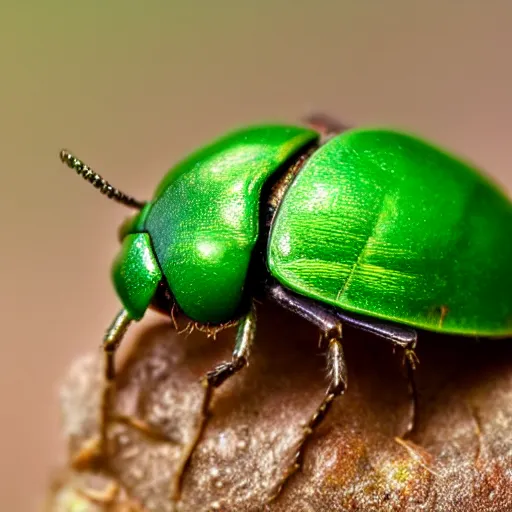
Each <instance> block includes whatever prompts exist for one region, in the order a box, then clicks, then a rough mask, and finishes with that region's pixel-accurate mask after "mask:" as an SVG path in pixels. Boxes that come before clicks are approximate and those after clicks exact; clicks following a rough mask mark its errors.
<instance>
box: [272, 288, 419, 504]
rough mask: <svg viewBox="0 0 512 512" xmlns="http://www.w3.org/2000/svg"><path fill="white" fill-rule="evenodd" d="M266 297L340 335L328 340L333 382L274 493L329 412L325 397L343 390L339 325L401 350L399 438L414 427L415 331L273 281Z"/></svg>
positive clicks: (342, 363)
mask: <svg viewBox="0 0 512 512" xmlns="http://www.w3.org/2000/svg"><path fill="white" fill-rule="evenodd" d="M267 294H268V296H269V298H271V299H272V300H274V301H275V302H277V303H278V304H279V305H281V306H282V307H284V308H285V309H288V310H290V311H291V312H293V313H295V314H297V315H299V316H301V317H302V318H304V319H306V320H308V321H309V322H311V323H313V324H314V325H316V326H318V327H319V328H320V329H321V330H322V331H323V333H324V337H325V336H326V335H329V333H331V334H332V333H334V332H335V331H336V329H338V328H339V332H340V336H339V337H337V338H336V337H334V338H330V339H329V353H328V363H329V371H330V373H331V377H332V378H334V380H332V381H331V385H330V388H329V391H328V393H327V395H326V397H325V399H324V401H323V402H322V404H321V405H320V407H319V409H317V412H316V413H315V414H314V415H313V417H312V418H311V420H310V422H309V423H308V425H307V427H306V431H305V432H307V435H303V437H302V438H301V445H300V449H299V452H298V453H297V456H296V459H295V461H294V464H293V466H291V467H290V469H289V470H288V472H287V473H286V474H285V477H284V478H283V480H282V482H281V483H280V486H279V488H278V492H279V490H280V489H281V488H282V486H283V485H284V484H285V482H286V481H287V480H288V479H289V477H290V476H291V474H293V472H295V471H296V470H297V469H298V467H299V466H298V464H300V461H301V459H302V457H303V453H302V451H303V446H304V445H305V443H306V441H307V439H308V438H309V436H310V435H311V432H310V431H312V429H314V428H315V427H316V426H318V424H319V423H320V422H321V420H322V419H323V418H324V417H325V415H326V413H327V410H328V409H329V407H330V405H331V403H332V400H333V399H334V397H335V396H336V394H334V396H332V398H329V397H330V394H331V392H332V393H334V391H337V393H338V394H340V393H342V392H343V391H344V389H346V383H347V380H346V365H345V362H344V359H343V352H342V350H341V343H340V341H341V325H342V324H347V325H350V326H352V327H355V328H357V329H359V330H363V331H366V332H368V333H371V334H373V335H375V336H379V337H381V338H384V339H385V340H387V341H389V342H391V343H392V344H393V345H394V346H397V347H400V348H402V349H403V350H404V363H405V367H406V371H407V381H408V391H409V403H410V415H409V422H408V425H407V428H406V431H405V433H403V434H402V437H406V436H408V435H410V434H411V433H412V432H413V430H414V427H415V425H416V424H417V415H418V414H417V409H418V407H417V403H418V400H417V391H416V384H415V381H414V378H413V372H414V369H415V365H416V363H417V358H416V355H415V352H414V350H415V348H416V342H417V337H418V335H417V332H416V330H415V329H412V328H409V327H405V326H401V325H397V324H393V323H389V322H384V321H381V320H378V319H373V318H370V317H366V316H363V315H357V314H353V313H347V312H345V311H341V310H339V309H333V308H330V307H328V306H324V305H322V304H319V303H318V302H316V301H313V300H310V299H307V298H305V297H302V296H299V295H297V294H295V293H293V292H291V291H290V290H288V289H286V288H285V287H283V286H281V285H280V284H278V283H275V282H274V283H270V284H269V285H268V286H267ZM332 339H334V340H336V341H337V343H336V344H334V345H333V344H332ZM338 345H339V346H338ZM332 351H336V352H332ZM333 365H334V366H333ZM337 375H338V376H341V377H342V378H341V383H340V382H339V381H338V380H336V378H335V377H336V376H337ZM277 494H278V493H276V494H274V497H275V496H277Z"/></svg>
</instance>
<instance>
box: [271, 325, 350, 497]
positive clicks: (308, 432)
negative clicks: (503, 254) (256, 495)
mask: <svg viewBox="0 0 512 512" xmlns="http://www.w3.org/2000/svg"><path fill="white" fill-rule="evenodd" d="M322 337H323V340H324V341H327V343H328V351H327V366H328V371H329V379H330V384H329V387H328V388H327V392H326V393H325V396H324V399H323V400H322V402H321V403H320V405H319V406H318V408H317V409H316V411H315V412H314V413H313V415H312V416H311V418H310V419H309V421H308V422H307V423H306V425H305V426H304V428H303V430H302V436H301V437H300V439H299V442H298V444H297V451H296V452H295V455H294V458H293V462H292V464H290V466H289V467H288V468H287V469H286V471H285V472H284V474H283V476H282V477H281V480H280V481H279V483H278V484H277V486H276V488H275V490H274V492H273V493H272V495H271V497H270V499H269V501H273V500H274V499H275V498H276V497H277V496H278V495H279V494H280V492H281V490H282V488H283V487H284V486H285V485H286V483H287V482H288V481H289V479H290V478H291V477H292V475H293V474H294V473H295V472H296V471H297V470H299V469H300V467H301V466H302V463H303V460H304V453H305V449H306V446H307V443H308V441H309V440H310V438H311V437H312V436H313V434H314V432H315V429H316V428H317V427H318V426H319V425H320V424H321V423H322V421H323V420H324V419H325V417H326V416H327V413H328V412H329V410H330V408H331V406H332V403H333V401H334V399H335V398H336V397H337V396H339V395H341V394H343V393H344V391H345V390H346V389H347V382H348V375H347V365H346V363H345V357H344V355H343V348H342V346H341V324H340V323H339V322H338V324H337V325H336V327H335V328H334V329H331V330H330V331H325V332H323V333H322Z"/></svg>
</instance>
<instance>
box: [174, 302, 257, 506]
mask: <svg viewBox="0 0 512 512" xmlns="http://www.w3.org/2000/svg"><path fill="white" fill-rule="evenodd" d="M255 334H256V312H255V308H254V306H253V307H252V308H251V310H250V311H249V313H247V315H245V316H244V317H243V318H242V319H241V320H240V322H239V327H238V331H237V335H236V343H235V348H234V349H233V354H232V358H231V361H224V362H222V363H220V364H218V365H217V366H216V367H215V368H214V369H213V370H211V371H209V372H208V373H207V374H206V375H205V376H204V377H203V378H202V379H201V383H202V385H203V387H204V395H203V402H202V404H201V416H200V420H199V426H198V427H197V429H196V435H195V436H194V438H193V439H192V441H191V442H190V443H189V445H188V447H187V449H185V450H184V452H183V456H182V459H181V463H180V465H179V468H178V470H177V471H176V473H175V474H176V476H175V478H174V481H173V485H172V490H171V498H172V499H173V500H174V501H178V500H179V499H180V497H181V490H182V487H183V478H184V475H185V472H186V470H187V468H188V466H189V464H190V461H191V459H192V455H193V453H194V451H195V449H196V447H197V445H198V444H199V442H200V441H201V438H202V436H203V433H204V431H205V429H206V424H207V422H208V419H209V417H210V404H211V401H212V398H213V391H214V389H215V388H218V387H219V386H220V385H221V384H223V383H224V382H225V381H226V380H227V379H229V378H230V377H232V376H233V375H235V374H236V373H238V372H239V371H240V370H241V369H242V368H244V367H245V366H246V365H247V361H248V359H249V353H250V350H251V347H252V343H253V341H254V337H255Z"/></svg>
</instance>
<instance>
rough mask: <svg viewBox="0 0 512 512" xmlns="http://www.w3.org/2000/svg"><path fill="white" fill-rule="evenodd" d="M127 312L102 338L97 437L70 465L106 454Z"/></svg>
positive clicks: (83, 462) (122, 311) (119, 317)
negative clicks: (102, 365)
mask: <svg viewBox="0 0 512 512" xmlns="http://www.w3.org/2000/svg"><path fill="white" fill-rule="evenodd" d="M132 320H133V319H132V317H131V316H130V315H129V313H128V312H127V311H126V310H124V309H122V310H121V311H120V312H119V313H118V314H117V315H116V317H115V318H114V320H113V322H112V324H111V325H110V327H109V328H108V329H107V332H106V333H105V337H104V338H103V354H104V382H103V388H102V390H101V402H100V410H99V437H97V438H93V439H90V440H89V441H88V442H86V443H85V444H84V446H83V447H82V448H81V449H80V450H79V451H78V453H77V454H75V455H74V456H73V461H72V465H73V466H75V467H80V466H82V465H84V464H87V463H88V462H89V461H91V460H97V459H102V458H104V457H105V456H106V454H107V431H108V425H109V423H110V419H111V407H112V403H113V392H114V386H115V378H116V371H115V354H116V351H117V349H118V347H119V345H120V344H121V341H122V339H123V337H124V335H125V333H126V331H127V329H128V327H129V325H130V323H131V322H132Z"/></svg>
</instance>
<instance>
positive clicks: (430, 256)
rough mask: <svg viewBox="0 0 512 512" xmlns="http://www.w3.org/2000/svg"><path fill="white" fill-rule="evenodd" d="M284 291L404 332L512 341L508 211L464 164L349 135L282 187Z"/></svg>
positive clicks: (390, 135)
mask: <svg viewBox="0 0 512 512" xmlns="http://www.w3.org/2000/svg"><path fill="white" fill-rule="evenodd" d="M268 251H269V253H268V257H269V269H270V272H271V273H272V274H273V275H274V277H276V278H277V279H278V280H279V281H280V282H281V283H282V284H284V285H285V286H287V287H289V288H290V289H292V290H294V291H296V292H298V293H300V294H302V295H305V296H308V297H311V298H314V299H317V300H320V301H322V302H325V303H329V304H332V305H334V306H338V307H340V308H343V309H346V310H348V311H353V312H358V313H363V314H367V315H371V316H375V317H379V318H383V319H388V320H392V321H395V322H399V323H404V324H408V325H412V326H415V327H420V328H425V329H429V330H435V331H443V332H447V333H459V334H467V335H482V336H484V335H489V336H494V335H496V336H497V335H507V334H512V272H511V270H510V264H511V262H512V205H511V203H510V201H509V200H508V199H507V198H506V197H505V196H504V195H503V194H502V193H501V192H500V191H499V190H498V189H497V188H496V187H495V186H494V185H493V184H492V183H491V182H489V181H488V180H487V179H486V178H485V177H483V176H482V175H481V174H479V173H478V172H477V171H476V170H474V169H473V168H472V167H470V166H469V165H468V164H466V163H464V162H462V161H460V160H457V159H456V158H454V157H452V156H450V155H448V154H446V153H444V152H443V151H441V150H439V149H437V148H435V147H433V146H431V145H429V144H427V143H425V142H422V141H420V140H418V139H416V138H414V137H412V136H409V135H405V134H401V133H397V132H392V131H386V130H351V131H348V132H345V133H343V134H341V135H339V136H337V137H335V138H333V139H332V140H331V141H329V142H328V143H327V144H325V145H324V146H322V147H321V148H320V149H319V150H318V151H316V152H315V153H314V154H313V156H312V157H311V158H310V159H309V161H308V162H306V164H305V165H304V167H303V168H302V169H301V171H300V172H299V174H298V175H297V177H296V178H295V180H294V182H293V183H292V184H291V185H290V187H289V189H288V190H287V192H286V194H285V196H284V198H283V201H282V203H281V205H280V207H279V209H278V212H277V214H276V216H275V219H274V222H273V225H272V228H271V232H270V238H269V246H268Z"/></svg>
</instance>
